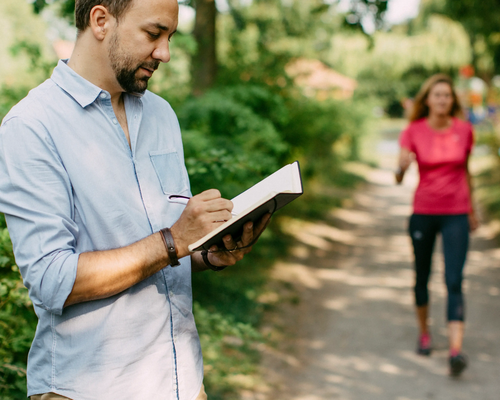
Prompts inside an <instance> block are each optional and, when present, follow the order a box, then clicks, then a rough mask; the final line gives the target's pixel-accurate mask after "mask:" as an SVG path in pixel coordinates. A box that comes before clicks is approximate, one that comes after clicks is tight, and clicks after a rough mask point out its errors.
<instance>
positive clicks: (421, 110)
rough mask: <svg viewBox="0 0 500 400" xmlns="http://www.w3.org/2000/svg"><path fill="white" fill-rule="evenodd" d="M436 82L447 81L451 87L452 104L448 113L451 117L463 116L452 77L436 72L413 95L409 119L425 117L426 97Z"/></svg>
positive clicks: (414, 119) (426, 111)
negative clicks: (413, 99)
mask: <svg viewBox="0 0 500 400" xmlns="http://www.w3.org/2000/svg"><path fill="white" fill-rule="evenodd" d="M438 83H447V84H448V85H449V86H450V88H451V93H452V96H453V105H452V107H451V111H450V115H452V116H453V117H459V118H463V110H462V107H461V105H460V101H459V100H458V96H457V93H456V92H455V87H454V85H453V81H452V79H451V78H450V77H449V76H448V75H445V74H436V75H432V76H431V77H430V78H428V79H427V80H426V81H425V82H424V83H423V85H422V87H421V88H420V90H419V91H418V93H417V95H416V96H415V101H414V103H413V109H412V112H411V114H410V121H416V120H417V119H420V118H424V117H427V116H428V115H429V107H428V106H427V104H426V103H427V97H428V96H429V92H430V91H431V89H432V88H433V87H434V86H435V85H436V84H438Z"/></svg>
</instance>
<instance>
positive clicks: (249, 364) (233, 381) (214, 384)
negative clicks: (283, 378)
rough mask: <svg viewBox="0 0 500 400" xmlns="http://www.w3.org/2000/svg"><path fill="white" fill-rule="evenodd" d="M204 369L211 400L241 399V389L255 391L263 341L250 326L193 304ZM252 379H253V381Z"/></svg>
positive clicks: (205, 382) (228, 315)
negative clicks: (254, 383)
mask: <svg viewBox="0 0 500 400" xmlns="http://www.w3.org/2000/svg"><path fill="white" fill-rule="evenodd" d="M194 314H195V318H196V321H197V327H198V331H199V332H200V341H201V346H202V349H203V361H204V366H205V372H206V373H205V379H204V384H205V388H206V391H207V392H208V393H210V395H209V397H210V399H212V400H222V399H239V396H238V392H239V390H240V389H242V388H248V389H250V388H252V387H253V384H252V383H253V381H254V379H255V375H256V372H257V370H256V365H257V363H258V359H259V354H258V351H257V345H258V344H259V342H261V340H262V338H261V336H260V334H259V333H258V331H257V330H256V329H255V327H253V326H252V325H250V324H248V323H243V322H238V321H237V320H236V319H235V318H233V317H232V316H231V315H230V314H225V315H224V314H221V313H219V312H217V311H209V310H208V309H206V308H204V307H201V306H200V305H199V303H198V302H195V303H194ZM252 378H253V379H252Z"/></svg>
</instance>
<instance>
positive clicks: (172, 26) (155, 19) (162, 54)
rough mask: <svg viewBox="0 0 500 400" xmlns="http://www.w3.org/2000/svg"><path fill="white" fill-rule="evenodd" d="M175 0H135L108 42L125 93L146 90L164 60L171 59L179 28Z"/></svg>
mask: <svg viewBox="0 0 500 400" xmlns="http://www.w3.org/2000/svg"><path fill="white" fill-rule="evenodd" d="M177 14H178V5H177V1H176V0H134V2H133V4H132V5H131V7H130V9H129V10H127V11H126V12H125V14H124V15H122V16H121V18H120V20H119V24H118V25H117V26H116V29H115V30H114V31H113V32H112V35H111V38H110V42H109V50H108V53H109V60H110V64H111V68H112V69H113V72H114V73H115V77H116V80H117V81H118V83H119V84H120V86H121V87H122V89H123V90H124V91H125V92H129V93H144V91H145V90H146V89H147V87H148V81H149V79H150V78H151V76H152V75H153V72H154V71H155V70H156V69H157V68H158V66H159V65H160V63H161V62H168V61H169V60H170V50H169V40H170V38H171V37H172V35H173V34H174V33H175V31H176V29H177Z"/></svg>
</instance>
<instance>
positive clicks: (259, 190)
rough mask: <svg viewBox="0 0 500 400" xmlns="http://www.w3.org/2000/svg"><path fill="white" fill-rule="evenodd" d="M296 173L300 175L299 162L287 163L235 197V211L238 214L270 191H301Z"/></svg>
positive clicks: (233, 200)
mask: <svg viewBox="0 0 500 400" xmlns="http://www.w3.org/2000/svg"><path fill="white" fill-rule="evenodd" d="M295 175H297V176H298V177H300V175H299V167H298V163H297V162H294V163H293V164H289V165H285V166H284V167H283V168H281V169H279V170H278V171H276V172H275V173H273V174H272V175H270V176H268V177H267V178H265V179H263V180H262V181H260V182H259V183H257V184H255V185H254V186H252V187H251V188H250V189H248V190H246V191H244V192H243V193H240V194H239V195H238V196H236V197H234V198H233V199H232V200H231V201H232V202H233V205H234V207H233V213H234V214H236V215H238V214H239V213H240V212H242V211H243V210H246V209H247V208H248V207H251V206H252V205H253V204H255V203H257V202H258V201H259V200H260V199H262V198H263V197H266V196H267V195H268V194H270V193H274V194H276V193H285V192H292V193H297V192H300V191H301V190H302V188H301V184H300V179H296V178H295Z"/></svg>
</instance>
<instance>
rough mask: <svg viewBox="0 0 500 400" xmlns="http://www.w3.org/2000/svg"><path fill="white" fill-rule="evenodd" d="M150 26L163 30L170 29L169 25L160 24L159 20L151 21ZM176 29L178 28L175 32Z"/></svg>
mask: <svg viewBox="0 0 500 400" xmlns="http://www.w3.org/2000/svg"><path fill="white" fill-rule="evenodd" d="M148 26H150V27H155V28H158V29H159V30H161V31H168V30H169V28H168V26H165V25H163V24H160V23H159V22H156V23H155V22H151V23H149V24H148ZM176 31H177V30H175V31H174V32H172V33H175V32H176Z"/></svg>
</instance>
